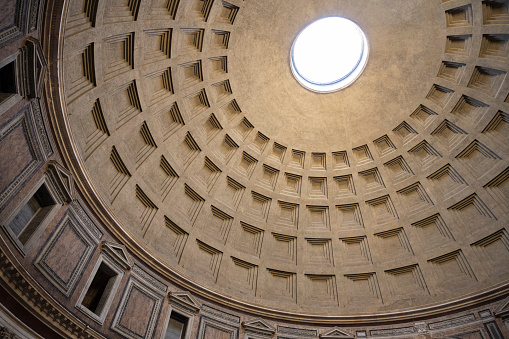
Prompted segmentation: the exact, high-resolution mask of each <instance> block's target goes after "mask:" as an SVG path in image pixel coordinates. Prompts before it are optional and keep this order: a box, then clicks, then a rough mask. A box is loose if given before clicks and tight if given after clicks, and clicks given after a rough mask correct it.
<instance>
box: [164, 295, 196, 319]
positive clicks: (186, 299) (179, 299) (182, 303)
mask: <svg viewBox="0 0 509 339" xmlns="http://www.w3.org/2000/svg"><path fill="white" fill-rule="evenodd" d="M168 298H169V299H170V304H171V305H172V306H173V307H176V308H178V309H179V310H183V311H185V312H186V313H189V314H190V315H194V314H196V313H198V312H199V311H200V309H201V305H200V304H199V303H198V301H196V299H195V298H194V297H193V296H192V295H191V293H189V292H170V293H169V294H168Z"/></svg>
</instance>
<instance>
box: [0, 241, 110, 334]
mask: <svg viewBox="0 0 509 339" xmlns="http://www.w3.org/2000/svg"><path fill="white" fill-rule="evenodd" d="M4 246H5V243H4V242H3V240H2V241H1V246H0V284H1V285H2V286H3V287H4V288H5V289H7V291H9V292H10V293H11V295H12V296H13V297H14V298H15V299H16V300H17V301H18V302H19V303H20V304H22V305H24V307H27V308H29V309H31V310H33V311H34V314H35V316H36V317H37V318H39V320H40V321H42V322H43V323H44V324H46V325H47V326H48V327H49V328H51V329H53V330H54V331H56V332H57V333H58V334H60V335H61V336H62V337H64V338H65V337H67V338H76V337H79V338H83V339H105V337H103V336H102V335H101V334H99V333H98V332H96V331H95V330H94V329H92V328H91V327H89V326H88V325H87V324H86V323H84V322H83V321H82V320H80V319H79V318H77V317H76V316H74V315H73V314H72V313H70V312H69V311H68V310H67V309H65V308H64V307H63V306H61V305H60V303H58V302H57V301H56V300H55V299H54V298H53V297H52V296H51V295H49V294H48V292H47V291H46V290H45V289H44V288H43V287H41V286H40V285H39V284H38V283H37V282H36V281H34V280H33V278H32V277H30V276H28V275H27V274H26V271H25V270H22V269H20V268H21V267H22V265H21V264H20V263H19V262H17V260H16V259H11V258H10V256H9V257H8V256H7V254H6V252H5V250H4Z"/></svg>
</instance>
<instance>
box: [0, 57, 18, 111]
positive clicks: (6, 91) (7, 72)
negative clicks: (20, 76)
mask: <svg viewBox="0 0 509 339" xmlns="http://www.w3.org/2000/svg"><path fill="white" fill-rule="evenodd" d="M16 93H17V90H16V63H15V62H14V61H12V62H11V63H8V64H7V65H5V66H4V67H2V68H0V103H1V102H3V101H4V100H7V99H8V98H9V97H10V96H11V95H13V94H16Z"/></svg>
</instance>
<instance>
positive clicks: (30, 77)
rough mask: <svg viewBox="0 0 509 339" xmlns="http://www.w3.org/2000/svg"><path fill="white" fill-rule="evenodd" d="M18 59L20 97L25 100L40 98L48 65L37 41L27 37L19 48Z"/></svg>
mask: <svg viewBox="0 0 509 339" xmlns="http://www.w3.org/2000/svg"><path fill="white" fill-rule="evenodd" d="M19 57H20V58H21V63H20V65H21V68H20V69H19V72H20V77H21V83H22V85H23V87H22V88H21V95H22V96H23V97H25V99H33V98H40V97H41V96H42V91H43V86H44V80H45V78H46V73H47V69H48V63H47V62H46V58H45V57H44V53H43V51H42V47H41V44H40V43H39V40H37V39H34V38H32V37H28V38H27V40H26V41H25V43H24V44H23V46H21V48H20V54H19Z"/></svg>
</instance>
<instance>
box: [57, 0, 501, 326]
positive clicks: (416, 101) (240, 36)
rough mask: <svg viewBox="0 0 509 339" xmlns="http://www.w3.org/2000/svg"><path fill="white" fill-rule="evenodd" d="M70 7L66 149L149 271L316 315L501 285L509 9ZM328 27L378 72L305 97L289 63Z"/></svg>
mask: <svg viewBox="0 0 509 339" xmlns="http://www.w3.org/2000/svg"><path fill="white" fill-rule="evenodd" d="M80 3H81V2H80V1H71V3H70V6H69V8H68V13H67V21H66V24H65V32H63V49H62V53H63V57H62V60H63V61H62V74H61V83H62V84H63V89H62V90H63V93H64V98H63V102H62V105H63V108H64V112H66V115H65V117H64V118H65V121H66V123H67V126H65V127H66V133H67V136H66V137H67V138H68V141H69V142H70V143H69V144H68V145H69V146H68V149H67V152H68V154H69V159H71V160H70V161H71V162H72V163H73V166H74V168H73V170H74V171H75V173H77V175H78V177H79V178H80V179H79V180H78V184H79V185H80V188H81V190H82V191H83V192H84V194H85V195H86V196H87V198H88V199H89V201H90V202H91V204H92V205H93V206H95V209H96V212H97V213H98V214H99V215H100V216H101V217H102V218H103V219H104V220H106V222H107V223H108V224H109V225H110V226H111V231H112V232H113V233H114V234H116V235H118V236H119V237H120V238H121V239H122V240H123V241H124V242H125V243H126V245H128V247H129V248H130V249H131V250H132V251H135V252H137V254H138V255H140V257H142V258H145V259H146V261H147V264H149V265H153V266H154V267H156V268H157V269H158V270H159V271H160V272H161V273H163V274H165V275H167V276H169V277H173V279H175V280H176V281H178V282H180V283H182V284H183V285H184V286H186V287H187V288H189V289H190V290H192V291H194V292H196V293H201V294H203V295H208V296H215V298H216V300H223V302H227V303H229V304H231V305H242V306H241V307H244V308H246V309H250V308H253V309H254V308H262V309H264V310H265V311H264V312H269V313H270V311H267V310H278V311H286V312H290V313H294V314H311V315H314V316H317V317H318V316H336V317H342V316H352V315H373V314H382V313H385V314H388V313H391V312H406V311H408V310H411V309H412V310H415V309H424V308H426V307H435V306H437V305H440V304H442V303H444V302H449V301H453V300H459V299H461V298H462V297H464V296H465V295H474V294H478V293H481V292H486V291H489V290H490V289H492V288H496V287H497V286H498V285H500V284H502V283H503V282H504V281H507V279H508V272H507V267H506V265H505V264H506V263H507V257H500V256H499V255H498V254H500V253H502V254H504V253H507V251H505V252H504V251H502V250H501V249H504V248H505V247H507V239H508V233H507V230H506V228H505V227H506V226H505V225H506V224H507V221H508V215H507V212H508V210H507V206H508V204H507V199H508V196H509V192H508V189H507V180H506V178H507V176H508V175H509V174H508V170H507V168H508V162H507V157H508V156H509V150H508V148H507V141H508V140H507V136H508V135H509V133H508V130H507V121H508V116H507V112H508V111H509V109H508V107H509V106H508V105H509V103H508V101H509V100H508V98H507V95H508V93H509V83H508V81H507V79H506V73H507V71H508V61H509V55H508V53H507V51H508V48H507V46H508V44H509V35H508V32H507V26H504V25H500V23H502V24H507V23H509V14H507V13H505V14H504V8H506V7H503V6H502V5H500V4H498V3H496V2H486V3H481V2H474V3H472V4H466V5H465V3H464V2H462V1H448V2H443V1H439V0H434V1H428V0H412V1H408V0H402V1H393V0H391V1H379V0H377V1H363V4H362V6H359V4H358V1H353V0H351V1H348V0H341V1H338V0H336V1H320V5H319V6H318V5H317V4H316V3H315V2H309V1H296V0H293V1H286V2H284V1H269V0H263V1H262V0H257V1H250V0H246V1H241V0H235V1H234V0H232V1H229V2H226V1H220V0H215V1H212V0H205V1H201V0H189V1H188V0H185V1H184V0H180V1H176V0H170V1H167V0H165V1H162V0H161V1H159V0H152V1H146V2H135V1H133V5H132V6H131V7H128V6H125V7H122V6H110V5H109V4H108V6H106V2H99V8H97V14H96V16H95V14H94V13H95V12H94V10H90V11H89V12H90V13H88V12H87V13H85V15H84V14H83V11H82V8H81V7H80ZM101 6H102V7H101ZM506 9H507V8H506ZM506 12H507V11H506ZM331 15H338V16H343V17H346V18H348V19H351V20H353V21H355V22H356V23H358V24H359V26H360V27H361V28H362V29H363V30H364V32H365V33H366V36H367V38H368V40H369V44H370V57H369V61H368V64H367V66H366V69H365V70H364V73H363V74H362V75H361V77H360V78H359V79H358V80H357V81H356V82H355V83H354V84H353V85H351V86H350V87H348V88H346V89H344V90H341V91H338V92H335V93H331V94H317V93H313V92H310V91H307V90H306V89H304V88H303V87H301V86H300V85H299V84H298V83H297V81H296V80H295V79H294V78H293V76H292V74H291V71H290V66H289V51H290V48H291V45H292V42H293V41H294V39H295V37H296V35H297V34H298V33H299V32H300V31H301V30H302V29H303V28H304V27H305V26H306V25H308V24H309V23H311V22H313V21H314V20H317V19H319V18H322V17H325V16H331ZM504 20H505V21H504ZM91 23H93V25H92V24H91ZM92 26H93V27H92ZM504 30H505V31H504ZM492 244H494V245H493V246H492ZM500 246H502V247H500ZM504 246H505V247H504ZM497 253H498V254H497ZM504 255H505V254H504Z"/></svg>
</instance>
